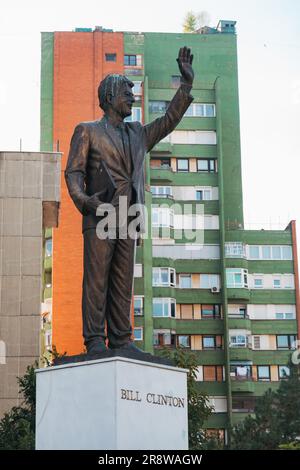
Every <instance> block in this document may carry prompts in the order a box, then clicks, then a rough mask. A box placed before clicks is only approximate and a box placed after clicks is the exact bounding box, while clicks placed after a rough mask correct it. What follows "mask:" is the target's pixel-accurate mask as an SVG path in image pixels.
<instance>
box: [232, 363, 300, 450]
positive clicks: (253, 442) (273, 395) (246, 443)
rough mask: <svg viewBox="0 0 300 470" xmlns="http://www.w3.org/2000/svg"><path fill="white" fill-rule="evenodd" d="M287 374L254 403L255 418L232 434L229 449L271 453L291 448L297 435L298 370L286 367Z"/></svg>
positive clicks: (299, 412)
mask: <svg viewBox="0 0 300 470" xmlns="http://www.w3.org/2000/svg"><path fill="white" fill-rule="evenodd" d="M290 370H291V374H290V377H287V378H286V379H285V380H282V381H281V382H280V386H279V389H278V390H277V391H275V392H274V391H272V390H271V389H269V390H268V391H267V392H266V393H265V394H264V395H263V396H262V397H260V398H259V399H258V400H257V403H256V407H255V417H251V416H248V417H247V418H246V419H245V420H244V421H242V422H241V423H239V424H238V425H237V426H235V428H234V429H233V431H232V436H231V438H232V442H231V447H232V448H233V449H243V450H247V449H248V450H275V449H280V448H283V447H282V445H295V442H297V439H299V436H300V375H299V373H300V369H299V366H296V365H293V364H291V365H290Z"/></svg>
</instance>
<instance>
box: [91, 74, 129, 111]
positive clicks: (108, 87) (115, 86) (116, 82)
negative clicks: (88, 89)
mask: <svg viewBox="0 0 300 470" xmlns="http://www.w3.org/2000/svg"><path fill="white" fill-rule="evenodd" d="M125 83H127V84H128V85H129V86H130V87H131V88H132V87H133V86H134V84H133V83H132V82H131V81H130V80H128V78H127V77H125V75H118V74H110V75H106V77H105V78H104V79H103V80H102V81H101V82H100V85H99V87H98V98H99V106H100V108H102V109H103V111H105V110H106V108H107V95H108V94H111V95H112V96H116V95H117V94H118V93H119V90H120V88H121V87H122V86H123V85H125Z"/></svg>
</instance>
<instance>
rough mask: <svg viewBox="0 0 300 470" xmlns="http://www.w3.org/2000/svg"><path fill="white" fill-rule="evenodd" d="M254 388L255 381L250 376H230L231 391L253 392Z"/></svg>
mask: <svg viewBox="0 0 300 470" xmlns="http://www.w3.org/2000/svg"><path fill="white" fill-rule="evenodd" d="M254 389H255V383H254V382H253V379H252V377H239V376H234V377H233V376H232V377H231V390H232V392H248V393H253V392H254Z"/></svg>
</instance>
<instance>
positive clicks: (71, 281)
mask: <svg viewBox="0 0 300 470" xmlns="http://www.w3.org/2000/svg"><path fill="white" fill-rule="evenodd" d="M106 53H109V54H111V53H115V54H116V55H117V60H116V62H109V61H106V60H105V54H106ZM123 58H124V47H123V33H106V32H100V31H95V32H76V33H75V32H56V33H55V34H54V64H53V67H54V71H53V76H54V78H53V80H54V83H53V87H54V90H53V93H54V95H53V149H56V148H57V146H58V145H59V150H60V151H61V152H63V158H62V174H61V183H62V185H61V187H62V191H61V207H60V218H59V228H58V229H54V231H53V267H52V276H53V279H52V285H53V290H52V296H53V318H52V344H53V345H54V346H55V347H56V349H57V351H58V352H60V353H63V352H65V351H66V352H67V353H68V354H78V353H81V352H83V339H82V320H81V292H82V273H83V272H82V262H83V261H82V249H83V243H82V234H81V215H80V214H79V212H78V211H77V209H76V208H75V206H74V204H73V201H72V200H71V198H70V196H69V194H68V192H67V188H66V184H65V181H64V174H63V172H64V169H65V166H66V160H67V156H68V151H69V145H70V140H71V137H72V133H73V131H74V128H75V126H76V124H78V123H79V122H81V121H90V120H94V119H97V118H99V117H100V116H101V114H102V113H101V110H100V108H99V105H98V97H97V88H98V84H99V82H100V81H101V80H102V78H104V77H105V76H106V75H107V74H109V73H124V66H123V62H124V59H123Z"/></svg>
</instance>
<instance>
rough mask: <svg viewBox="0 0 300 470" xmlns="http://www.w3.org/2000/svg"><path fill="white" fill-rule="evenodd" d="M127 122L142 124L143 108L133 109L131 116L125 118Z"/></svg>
mask: <svg viewBox="0 0 300 470" xmlns="http://www.w3.org/2000/svg"><path fill="white" fill-rule="evenodd" d="M125 121H126V122H134V121H138V122H142V108H139V107H134V108H132V112H131V116H127V117H126V118H125Z"/></svg>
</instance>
